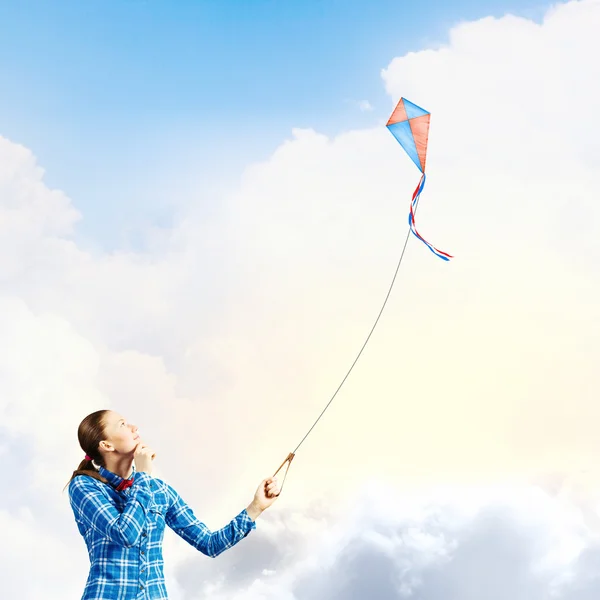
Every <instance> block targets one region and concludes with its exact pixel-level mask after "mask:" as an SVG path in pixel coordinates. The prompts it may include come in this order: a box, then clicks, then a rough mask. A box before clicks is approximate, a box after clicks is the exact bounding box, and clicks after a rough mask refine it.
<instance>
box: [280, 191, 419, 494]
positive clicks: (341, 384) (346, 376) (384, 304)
mask: <svg viewBox="0 0 600 600" xmlns="http://www.w3.org/2000/svg"><path fill="white" fill-rule="evenodd" d="M420 186H421V181H419V186H418V187H417V190H418V189H419V187H420ZM415 191H416V190H415ZM420 198H421V194H420V192H419V195H418V196H417V198H416V199H415V204H414V211H413V212H414V214H416V212H417V207H418V205H419V200H420ZM410 234H411V229H410V227H409V229H408V232H407V234H406V239H405V240H404V246H403V247H402V252H401V254H400V259H399V260H398V264H397V266H396V271H395V272H394V277H393V278H392V283H391V284H390V287H389V289H388V292H387V295H386V297H385V300H384V301H383V305H382V306H381V310H380V311H379V314H378V315H377V318H376V319H375V323H374V324H373V327H372V328H371V331H370V332H369V335H368V336H367V339H366V340H365V342H364V344H363V345H362V348H361V349H360V351H359V353H358V354H357V356H356V358H355V359H354V362H353V363H352V365H351V366H350V369H348V372H347V373H346V375H345V376H344V379H342V382H341V383H340V385H339V386H338V388H337V390H335V393H334V394H333V396H332V397H331V399H330V400H329V402H328V403H327V405H326V406H325V408H324V409H323V411H322V412H321V414H320V415H319V417H318V418H317V420H316V421H315V422H314V423H313V426H312V427H311V428H310V429H309V430H308V432H307V433H306V435H305V436H304V437H303V438H302V440H301V441H300V443H299V444H298V445H297V446H296V449H295V450H294V451H293V452H292V453H291V455H293V454H296V451H297V450H298V448H300V446H301V445H302V443H303V442H304V440H305V439H306V438H307V437H308V435H309V434H310V432H311V431H312V430H313V429H314V428H315V425H316V424H317V423H318V422H319V420H320V419H321V417H322V416H323V415H324V414H325V411H326V410H327V409H328V408H329V405H330V404H331V403H332V402H333V400H334V398H335V397H336V396H337V394H338V392H339V391H340V389H341V388H342V386H343V385H344V383H345V381H346V379H348V376H349V375H350V373H351V372H352V369H354V365H356V363H357V362H358V359H359V358H360V356H361V354H362V353H363V350H364V349H365V347H366V345H367V343H368V342H369V339H370V338H371V335H373V332H374V331H375V327H377V323H379V319H380V318H381V315H382V314H383V310H384V309H385V306H386V304H387V301H388V299H389V297H390V294H391V293H392V289H393V287H394V282H395V281H396V277H397V275H398V271H399V269H400V265H401V264H402V259H403V258H404V253H405V252H406V246H407V244H408V239H409V238H410ZM291 455H290V456H291ZM282 466H283V465H282ZM288 468H289V463H288ZM286 475H287V470H286ZM284 481H285V477H284ZM282 487H283V486H282Z"/></svg>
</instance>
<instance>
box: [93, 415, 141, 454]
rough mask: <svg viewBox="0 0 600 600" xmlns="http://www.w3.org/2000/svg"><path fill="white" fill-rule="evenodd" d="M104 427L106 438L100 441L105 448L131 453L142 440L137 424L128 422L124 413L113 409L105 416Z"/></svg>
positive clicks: (121, 452)
mask: <svg viewBox="0 0 600 600" xmlns="http://www.w3.org/2000/svg"><path fill="white" fill-rule="evenodd" d="M104 427H105V434H106V440H105V441H102V442H100V447H101V448H102V447H104V449H105V450H112V451H114V452H117V453H119V454H129V453H131V452H133V451H134V450H135V447H136V446H137V445H138V443H139V441H140V439H139V438H140V436H139V435H138V433H137V431H138V428H137V426H135V425H132V424H131V423H127V421H126V420H125V418H124V417H123V416H122V415H120V414H119V413H117V412H114V411H112V410H111V411H109V412H108V413H107V414H106V416H105V420H104Z"/></svg>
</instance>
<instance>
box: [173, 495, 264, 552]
mask: <svg viewBox="0 0 600 600" xmlns="http://www.w3.org/2000/svg"><path fill="white" fill-rule="evenodd" d="M165 485H166V487H167V492H168V496H169V508H168V509H167V514H166V517H165V521H166V523H167V525H168V526H169V527H170V528H171V529H172V530H173V531H174V532H175V533H176V534H177V535H178V536H179V537H181V538H182V539H184V540H185V541H186V542H187V543H188V544H190V545H191V546H193V547H194V548H196V550H199V551H200V552H202V554H206V556H210V557H211V558H216V557H217V556H219V554H221V553H222V552H224V551H225V550H227V549H228V548H231V547H232V546H235V544H237V543H238V542H239V541H241V540H243V539H244V538H245V537H246V536H247V535H248V534H249V533H250V532H251V531H252V530H253V529H256V523H255V522H254V521H253V520H252V519H251V518H250V516H249V515H248V513H247V512H246V509H244V510H243V511H242V512H241V513H240V514H239V515H237V516H236V517H235V518H234V519H232V520H231V521H230V522H229V524H228V525H225V527H223V528H221V529H219V530H217V531H210V529H208V527H207V526H206V525H205V524H204V523H202V522H201V521H200V520H199V519H198V518H197V517H196V516H195V515H194V512H193V511H192V509H191V508H190V507H189V506H188V505H187V504H186V503H185V502H184V500H183V498H182V497H181V496H180V495H179V494H178V493H177V492H176V491H175V490H174V489H173V487H171V486H170V485H168V484H165Z"/></svg>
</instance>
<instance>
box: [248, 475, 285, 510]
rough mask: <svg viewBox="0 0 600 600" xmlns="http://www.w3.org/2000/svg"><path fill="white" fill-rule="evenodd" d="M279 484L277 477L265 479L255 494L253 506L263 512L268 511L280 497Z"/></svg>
mask: <svg viewBox="0 0 600 600" xmlns="http://www.w3.org/2000/svg"><path fill="white" fill-rule="evenodd" d="M279 491H280V490H279V483H278V482H277V479H276V478H275V477H267V479H263V480H262V481H261V482H260V485H259V486H258V489H257V490H256V494H254V500H253V501H252V502H253V504H254V505H255V506H256V507H257V508H258V509H260V510H261V511H262V510H266V509H267V508H269V506H271V505H272V504H273V502H275V500H277V497H278V496H279Z"/></svg>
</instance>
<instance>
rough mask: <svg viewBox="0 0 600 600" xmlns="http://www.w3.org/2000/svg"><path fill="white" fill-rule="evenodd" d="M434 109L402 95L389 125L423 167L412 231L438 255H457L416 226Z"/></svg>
mask: <svg viewBox="0 0 600 600" xmlns="http://www.w3.org/2000/svg"><path fill="white" fill-rule="evenodd" d="M430 118H431V113H429V112H427V111H426V110H424V109H423V108H421V107H420V106H417V105H416V104H413V103H412V102H409V101H408V100H406V99H405V98H400V102H398V104H397V105H396V108H395V109H394V112H393V113H392V116H391V117H390V118H389V121H388V122H387V125H386V127H387V128H388V129H389V131H390V133H391V134H392V135H393V136H394V137H395V138H396V139H397V140H398V142H399V143H400V145H401V146H402V147H403V148H404V150H405V151H406V153H407V154H408V155H409V156H410V157H411V158H412V161H413V162H414V163H415V165H417V167H418V168H419V171H421V179H420V181H419V185H417V188H416V189H415V191H414V193H413V197H412V201H411V203H410V213H409V215H408V224H409V226H410V231H411V232H412V233H413V234H414V235H415V237H417V238H419V239H420V240H421V241H422V242H423V243H424V244H425V245H426V246H427V247H428V248H429V249H430V250H431V251H432V252H433V253H434V254H435V255H436V256H439V258H441V259H442V260H450V259H451V258H453V257H452V256H450V254H447V253H446V252H442V251H441V250H438V249H437V248H436V247H435V246H432V245H431V244H430V243H429V242H428V241H427V240H426V239H425V238H424V237H423V236H422V235H421V234H420V233H419V232H418V231H417V228H416V227H415V212H416V210H417V204H418V203H419V198H420V197H421V192H422V191H423V188H424V187H425V161H426V159H427V140H428V137H429V119H430Z"/></svg>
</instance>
